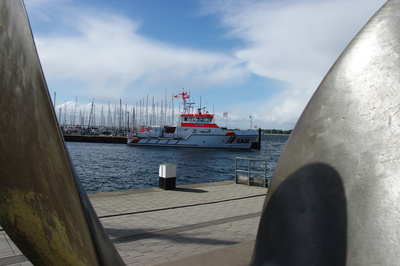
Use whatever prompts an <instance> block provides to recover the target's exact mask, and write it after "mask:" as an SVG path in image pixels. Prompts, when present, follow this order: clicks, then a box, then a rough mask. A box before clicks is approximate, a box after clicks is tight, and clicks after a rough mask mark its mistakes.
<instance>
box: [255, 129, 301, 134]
mask: <svg viewBox="0 0 400 266" xmlns="http://www.w3.org/2000/svg"><path fill="white" fill-rule="evenodd" d="M261 131H262V132H264V134H287V135H290V133H292V131H293V129H290V130H282V129H262V130H261Z"/></svg>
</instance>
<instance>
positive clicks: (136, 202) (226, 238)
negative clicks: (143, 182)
mask: <svg viewBox="0 0 400 266" xmlns="http://www.w3.org/2000/svg"><path fill="white" fill-rule="evenodd" d="M266 190H267V189H266V188H261V187H254V186H250V187H249V186H246V185H237V184H234V183H233V182H219V183H206V184H197V185H186V186H180V187H177V188H176V189H175V190H162V189H159V188H150V189H139V190H129V191H119V192H104V193H95V194H89V198H90V200H91V202H92V204H93V206H94V208H95V210H96V212H97V215H98V216H99V218H100V221H101V222H102V224H103V226H104V228H105V229H106V231H107V233H108V234H109V236H110V238H111V240H112V242H113V243H114V245H115V246H116V248H117V250H118V251H119V253H120V254H121V257H122V258H123V260H124V261H125V263H126V264H127V265H157V264H163V263H164V264H166V265H167V264H168V263H171V265H176V264H180V265H185V264H187V262H188V260H189V261H193V262H194V261H197V262H198V263H197V264H204V263H210V261H209V260H210V258H214V257H215V258H217V259H218V258H219V257H220V254H225V255H226V254H228V253H229V252H231V253H232V252H234V253H235V254H236V255H240V259H239V260H238V259H237V258H235V260H234V261H235V263H237V265H243V264H245V263H248V261H249V260H250V257H251V251H252V246H253V240H254V239H255V236H256V233H257V227H258V222H259V217H260V212H261V209H262V205H263V203H264V199H265V194H266ZM235 248H236V250H235ZM206 252H207V255H206V256H199V254H200V255H201V254H204V253H206ZM213 256H214V257H213ZM225 257H230V255H229V254H228V255H227V256H225ZM205 258H208V261H207V262H204V261H202V260H204V259H205ZM214 261H215V260H214ZM195 264H196V263H195ZM211 264H212V263H211ZM216 264H217V263H216ZM218 264H219V265H220V263H218ZM227 264H229V265H232V262H229V263H227ZM0 265H31V263H30V262H29V261H27V259H26V258H25V257H24V256H23V255H22V254H21V252H20V251H19V250H18V249H17V248H16V247H15V245H14V244H13V243H12V241H11V240H10V239H9V237H8V236H7V235H6V234H5V232H4V231H3V230H0Z"/></svg>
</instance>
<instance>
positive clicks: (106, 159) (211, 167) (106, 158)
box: [66, 135, 288, 193]
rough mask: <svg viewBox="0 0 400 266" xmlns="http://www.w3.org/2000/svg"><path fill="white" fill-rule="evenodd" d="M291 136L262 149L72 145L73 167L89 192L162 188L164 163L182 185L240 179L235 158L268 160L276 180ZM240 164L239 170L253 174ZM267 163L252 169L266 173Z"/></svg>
mask: <svg viewBox="0 0 400 266" xmlns="http://www.w3.org/2000/svg"><path fill="white" fill-rule="evenodd" d="M287 139H288V136H286V135H263V136H262V142H261V149H260V150H243V151H242V150H222V149H194V148H166V147H132V146H128V145H124V144H106V143H81V142H67V143H66V145H67V148H68V151H69V153H70V156H71V159H72V163H73V164H74V166H75V169H76V171H77V173H78V175H79V178H80V179H81V182H82V185H83V187H84V188H85V190H86V192H87V193H93V192H103V191H118V190H127V189H140V188H148V187H158V179H159V177H158V174H159V166H160V164H175V165H176V168H177V169H176V175H177V178H176V184H177V185H185V184H196V183H206V182H219V181H226V180H234V176H235V158H236V157H245V158H255V159H266V160H267V177H268V179H270V178H271V176H272V173H273V171H274V169H275V166H276V164H277V162H278V159H279V156H280V154H281V152H282V150H283V148H284V146H285V144H286V141H287ZM247 164H248V163H247V162H246V161H240V164H239V168H240V169H247ZM263 167H264V163H253V164H252V168H256V169H255V170H256V171H263Z"/></svg>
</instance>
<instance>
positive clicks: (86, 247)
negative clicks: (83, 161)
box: [0, 0, 123, 265]
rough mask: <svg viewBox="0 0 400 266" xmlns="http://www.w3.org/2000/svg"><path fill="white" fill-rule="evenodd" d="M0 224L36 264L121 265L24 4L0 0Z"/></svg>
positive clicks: (15, 0)
mask: <svg viewBox="0 0 400 266" xmlns="http://www.w3.org/2000/svg"><path fill="white" fill-rule="evenodd" d="M0 62H1V71H0V224H1V226H2V227H3V228H4V229H5V231H6V232H7V234H8V235H9V236H10V237H11V239H12V240H13V241H14V243H15V244H16V245H17V246H18V247H19V248H20V250H21V251H22V252H23V253H24V254H25V255H26V257H27V258H28V259H29V260H30V261H31V262H32V263H34V264H47V265H60V264H69V265H98V264H103V265H122V264H123V261H122V259H121V257H120V256H119V254H118V252H117V251H116V249H115V247H114V246H113V244H112V243H111V241H110V239H109V238H108V236H107V234H106V233H105V231H104V229H103V227H102V226H101V224H100V221H99V219H98V218H97V216H96V214H95V212H94V210H93V208H92V206H91V204H90V201H89V199H88V198H87V196H86V193H85V191H84V190H83V188H82V186H81V185H80V181H79V178H78V176H77V174H76V173H75V172H74V170H73V167H72V165H71V163H70V159H69V156H68V154H67V152H66V149H65V147H64V142H63V139H62V137H61V134H60V132H59V129H58V124H57V121H56V117H55V115H54V111H53V108H52V104H51V100H50V97H49V94H48V90H47V85H46V82H45V79H44V76H43V73H42V69H41V66H40V62H39V59H38V56H37V52H36V48H35V45H34V41H33V37H32V33H31V30H30V26H29V22H28V19H27V15H26V12H25V8H24V5H23V3H22V1H17V0H12V1H9V0H1V1H0Z"/></svg>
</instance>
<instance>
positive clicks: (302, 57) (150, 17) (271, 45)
mask: <svg viewBox="0 0 400 266" xmlns="http://www.w3.org/2000/svg"><path fill="white" fill-rule="evenodd" d="M384 3H385V1H384V0H302V1H300V0H281V1H275V0H274V1H268V0H265V1H260V0H258V1H252V0H243V1H232V0H204V1H202V0H196V1H194V0H193V1H190V0H169V1H168V0H154V1H142V0H124V1H122V0H116V1H109V0H108V1H105V0H104V1H103V0H86V1H81V0H25V5H26V9H27V12H28V16H29V20H30V23H31V27H32V31H33V35H34V38H35V42H36V46H37V50H38V53H39V57H40V60H41V63H42V67H43V71H44V74H45V77H46V80H47V84H48V87H49V92H50V95H51V96H52V97H53V95H54V92H56V94H57V96H56V104H57V105H58V106H59V105H61V104H64V103H65V102H74V101H75V99H76V97H77V99H78V104H79V106H80V107H81V108H84V107H85V106H86V107H87V106H88V104H90V103H91V102H92V100H93V99H94V101H95V104H96V106H106V105H108V103H111V105H113V104H114V103H119V100H120V99H122V103H123V104H127V105H132V106H135V105H137V103H138V102H139V101H140V100H141V99H143V98H145V97H146V96H147V95H149V97H150V98H152V97H154V98H155V100H156V101H161V100H163V99H164V97H165V94H166V93H167V95H168V97H170V95H172V94H177V93H179V92H181V90H182V88H185V90H187V91H190V93H191V96H192V99H193V100H194V101H195V102H196V103H197V104H199V102H200V96H201V97H202V105H203V106H204V105H206V107H208V109H209V110H210V111H213V110H214V112H215V115H216V118H217V122H219V123H220V124H221V125H225V118H222V113H223V112H228V126H229V127H237V128H248V127H249V115H251V116H252V124H253V125H257V126H258V127H261V128H269V129H272V128H276V129H291V128H293V127H294V125H295V123H296V122H297V120H298V118H299V116H300V115H301V112H302V111H303V109H304V107H305V105H306V104H307V102H308V101H309V99H310V98H311V96H312V94H313V92H314V91H315V90H316V88H317V87H318V85H319V83H320V82H321V81H322V79H323V78H324V76H325V74H326V73H327V72H328V70H329V68H330V67H331V66H332V64H333V63H334V62H335V60H336V59H337V57H338V56H339V55H340V53H341V52H342V51H343V49H344V48H345V47H346V45H347V44H348V43H349V42H350V41H351V39H352V38H353V37H354V36H355V35H356V34H357V32H358V31H359V30H360V29H361V27H362V26H363V25H365V23H366V22H367V21H368V20H369V19H370V18H371V16H372V15H373V14H374V13H375V12H376V11H377V10H378V9H379V8H380V7H381V6H382V5H383V4H384ZM175 107H177V103H175ZM57 108H59V107H57ZM97 110H100V108H99V107H97Z"/></svg>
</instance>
